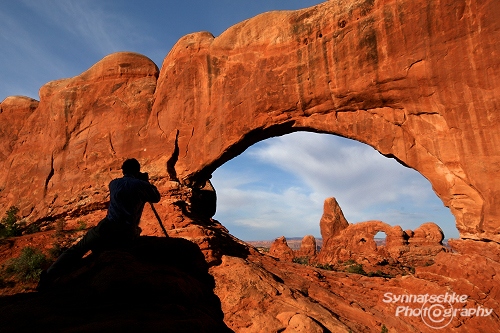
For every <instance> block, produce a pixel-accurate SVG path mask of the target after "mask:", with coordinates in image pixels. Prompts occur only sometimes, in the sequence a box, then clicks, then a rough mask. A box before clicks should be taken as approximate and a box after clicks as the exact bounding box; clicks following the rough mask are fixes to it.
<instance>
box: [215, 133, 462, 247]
mask: <svg viewBox="0 0 500 333" xmlns="http://www.w3.org/2000/svg"><path fill="white" fill-rule="evenodd" d="M237 159H242V160H243V162H237V161H236V160H237ZM276 170H281V174H279V172H277V171H276ZM268 174H270V175H268ZM222 179H223V180H222ZM214 185H215V187H216V190H217V193H218V202H219V206H218V213H217V215H216V218H218V219H219V220H221V222H222V223H223V224H224V225H226V226H227V227H228V228H229V230H230V231H231V232H233V233H235V234H236V235H237V236H238V237H240V238H244V239H247V240H248V239H252V238H248V237H245V233H248V232H252V231H251V230H250V231H249V229H250V227H251V228H254V229H255V230H257V229H258V230H259V231H260V233H259V235H261V236H260V238H261V239H262V238H267V239H272V238H275V237H279V236H281V235H288V236H303V235H305V234H314V235H317V236H319V220H320V218H321V215H322V210H323V202H324V200H325V199H326V198H328V197H332V196H333V197H335V198H336V199H337V201H338V202H339V204H340V206H341V208H342V210H343V212H344V214H345V216H346V218H347V219H348V220H349V222H351V223H355V222H360V221H366V220H372V219H378V220H382V221H384V222H387V223H389V224H392V225H396V224H397V225H400V226H401V227H402V228H403V229H415V228H416V227H418V226H419V225H420V224H422V223H424V222H428V221H435V222H441V223H438V224H440V225H441V226H442V224H443V221H444V223H445V224H446V223H448V224H450V222H451V223H453V221H454V220H453V218H452V216H451V214H450V213H449V211H447V210H446V209H445V208H443V206H442V204H441V202H440V201H439V199H438V198H437V196H436V195H435V194H434V193H433V192H432V188H431V185H430V184H429V182H428V181H427V180H426V179H425V178H424V177H423V176H421V175H420V174H419V173H418V172H416V171H415V170H412V169H409V168H406V167H404V166H402V165H400V164H399V163H398V162H397V161H395V160H391V159H388V158H386V157H384V156H382V155H381V154H379V153H378V152H377V151H376V150H374V149H373V148H371V147H369V146H367V145H363V144H361V143H359V142H355V141H351V140H347V139H343V138H339V137H336V136H332V135H319V134H311V133H305V132H300V133H293V134H290V135H286V136H283V137H279V138H273V139H268V140H266V141H264V142H261V143H258V144H256V145H254V146H253V147H251V148H249V149H248V151H247V152H245V153H244V154H242V155H241V156H240V157H238V158H236V159H235V160H234V161H230V162H228V163H226V165H224V166H222V167H221V168H220V169H219V170H217V172H216V173H215V174H214ZM441 219H442V221H441ZM243 226H244V227H246V228H245V229H244V231H243V230H242V229H239V228H240V227H243ZM232 227H233V228H234V229H231V228H232ZM442 227H443V226H442ZM449 227H450V230H451V233H453V232H455V234H456V229H454V224H453V225H449ZM240 230H242V234H238V232H240ZM255 230H254V231H255ZM264 232H266V233H264ZM255 233H256V234H257V232H256V231H255ZM447 233H448V234H450V231H448V232H447ZM265 235H268V236H267V237H265ZM255 237H257V235H256V236H255ZM255 237H253V239H255Z"/></svg>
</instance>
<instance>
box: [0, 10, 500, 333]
mask: <svg viewBox="0 0 500 333" xmlns="http://www.w3.org/2000/svg"><path fill="white" fill-rule="evenodd" d="M498 17H500V6H498V4H497V2H496V1H494V0H485V1H479V0H472V1H467V2H466V1H457V0H434V1H421V0H397V1H396V0H380V1H379V0H353V1H328V2H325V3H323V4H319V5H317V6H314V7H311V8H308V9H304V10H299V11H289V12H271V13H265V14H262V15H259V16H257V17H255V18H252V19H249V20H247V21H244V22H241V23H239V24H237V25H235V26H233V27H231V28H229V29H227V30H226V31H225V32H224V33H223V34H221V35H220V36H218V37H214V36H212V35H211V34H210V33H206V32H203V33H195V34H190V35H187V36H185V37H183V38H181V39H180V40H179V41H178V42H177V44H176V45H175V46H174V47H173V49H172V50H171V52H170V53H169V54H168V55H167V56H166V58H165V59H164V62H163V64H162V66H161V69H158V68H157V66H156V65H155V64H154V63H153V62H152V61H151V60H150V59H148V58H147V57H145V56H142V55H139V54H134V53H126V52H125V53H116V54H112V55H109V56H107V57H105V58H103V59H102V60H101V61H99V62H97V63H96V64H95V65H94V66H92V67H91V68H90V69H88V70H87V71H85V72H84V73H82V74H80V75H78V76H76V77H74V78H69V79H63V80H58V81H54V82H49V83H47V84H46V85H44V86H43V87H41V89H40V101H39V102H38V101H34V100H31V99H26V98H21V97H9V98H7V99H5V100H4V101H3V102H2V103H1V104H0V167H2V170H3V172H2V174H1V175H0V213H1V212H5V211H6V210H7V209H8V207H10V206H12V205H15V206H18V207H19V208H20V214H21V215H22V217H24V218H26V219H27V221H28V223H42V224H43V223H49V224H50V223H51V222H53V221H55V220H57V219H59V218H65V219H67V220H68V222H71V221H72V219H73V220H76V219H78V218H81V217H82V216H85V218H86V220H87V221H88V222H89V224H92V223H96V222H97V221H98V219H99V218H102V217H103V213H104V210H105V208H106V204H107V201H108V197H107V195H108V189H107V185H108V183H109V181H110V180H111V179H112V178H114V177H118V176H120V175H121V172H120V165H121V163H122V162H123V160H124V159H125V158H127V157H136V158H138V159H139V160H140V162H141V163H142V165H143V171H147V172H149V174H150V175H151V176H152V178H151V179H152V182H153V183H154V184H156V185H157V186H158V188H159V189H160V191H161V193H162V196H163V199H162V201H161V203H160V204H158V205H157V210H158V212H159V214H160V216H161V217H162V219H163V222H164V224H165V227H166V228H167V229H168V233H169V235H170V236H171V237H183V238H186V239H189V240H190V241H192V242H194V243H195V244H197V245H198V246H199V248H200V249H201V251H202V253H203V255H204V257H205V260H206V261H207V262H208V263H209V264H210V265H211V268H210V269H211V271H210V274H212V275H213V276H214V277H215V279H216V287H215V291H216V293H217V295H218V297H219V298H220V299H221V303H222V308H223V311H224V314H225V322H226V323H228V326H230V327H231V328H232V329H234V330H235V331H238V330H242V331H243V330H245V332H259V331H261V330H262V327H265V326H263V325H266V323H268V325H270V326H269V327H270V328H272V329H274V330H276V331H283V330H285V329H288V328H290V330H292V329H293V327H292V326H293V325H292V323H294V322H295V321H296V320H299V319H300V318H301V319H300V320H299V321H302V322H304V323H305V322H309V323H314V324H317V323H321V325H319V324H318V325H317V326H318V327H326V328H327V329H328V330H330V331H332V332H333V331H336V330H341V331H347V330H348V329H352V330H353V331H366V332H369V331H374V330H375V331H378V332H380V331H381V326H382V324H383V323H385V325H387V327H390V328H391V330H394V331H399V332H403V331H422V332H428V331H432V330H431V329H429V328H428V327H426V326H425V325H424V324H423V323H422V322H421V320H420V319H418V320H414V319H412V318H409V319H408V318H404V317H395V316H394V308H391V307H390V306H388V305H387V304H383V303H382V301H381V297H382V296H381V295H384V293H385V292H387V291H388V290H392V292H393V293H399V294H411V293H420V292H426V293H427V292H428V293H444V292H447V291H450V290H453V291H454V292H457V293H460V294H466V295H468V296H469V297H470V298H469V301H468V302H469V303H468V305H470V306H478V305H481V306H486V307H488V308H493V309H494V310H495V313H498V309H499V308H500V306H499V303H498V295H499V291H498V286H499V285H500V282H499V279H500V274H498V272H499V271H500V268H499V267H500V259H499V253H500V251H499V245H498V243H499V242H500V202H499V200H500V177H499V176H500V155H499V150H498V146H499V145H500V126H499V121H500V120H499V117H500V116H499V113H498V112H497V108H498V105H500V71H499V70H498V69H499V68H500V57H498V55H499V54H500V43H498V41H499V40H500V21H499V20H498V19H497V18H498ZM294 131H313V132H321V133H331V134H336V135H340V136H344V137H347V138H351V139H354V140H358V141H360V142H364V143H366V144H369V145H370V146H372V147H374V148H375V149H377V150H378V151H379V152H381V153H382V154H384V155H386V156H387V157H392V158H395V159H397V160H398V161H399V162H401V163H402V164H404V165H406V166H408V167H411V168H414V169H415V170H417V171H418V172H420V173H421V174H422V175H423V176H425V177H426V178H427V179H428V180H429V181H430V182H431V183H432V186H433V188H434V190H435V192H436V193H437V195H438V196H439V197H440V198H441V199H442V201H443V202H444V204H445V205H446V206H448V207H450V210H451V212H452V213H453V214H454V216H455V217H456V223H457V228H458V230H459V232H460V236H461V237H462V238H463V240H459V241H454V242H452V243H451V245H452V247H453V248H454V249H456V250H457V251H458V252H457V253H455V252H453V253H452V252H439V253H438V254H437V255H436V258H435V264H434V265H431V266H429V267H419V268H418V269H416V272H415V275H414V276H411V277H408V278H407V277H404V278H403V277H401V278H394V279H392V280H390V281H385V280H383V279H382V278H380V279H379V280H373V279H371V278H368V277H362V278H359V277H358V278H357V279H356V277H353V276H348V275H346V274H344V273H337V272H323V271H318V270H316V269H312V268H307V267H306V268H304V267H302V266H300V265H298V264H290V263H287V262H284V261H277V260H275V259H273V258H271V257H269V256H262V257H261V256H259V255H258V254H257V253H256V251H254V250H252V249H251V248H248V247H246V245H244V244H241V243H239V242H238V241H237V240H235V239H234V238H232V236H230V235H229V234H228V233H227V230H225V228H224V227H223V226H222V225H221V224H218V223H217V222H216V221H213V220H210V219H208V218H207V217H200V216H197V215H196V214H195V212H194V211H193V210H192V208H193V207H192V206H191V198H192V196H193V193H196V191H197V190H199V189H201V188H202V186H204V184H206V181H207V180H208V179H209V177H210V175H211V174H212V173H213V171H214V170H215V169H216V168H217V167H219V166H220V165H222V164H223V163H225V162H226V161H228V160H229V159H231V158H233V157H235V156H237V155H238V154H240V153H241V152H243V151H244V150H245V149H246V148H248V147H249V146H251V145H252V144H254V143H256V142H258V141H260V140H264V139H266V138H269V137H273V136H277V135H283V134H287V133H291V132H294ZM221 222H222V224H223V223H224V221H221ZM143 223H144V232H145V233H146V234H149V235H160V234H161V230H160V229H159V227H158V223H157V221H156V219H155V217H154V215H152V213H151V211H150V210H147V211H146V212H145V216H144V222H143ZM42 226H43V225H42ZM339 230H340V233H339V235H340V234H341V233H343V232H344V233H345V232H347V230H348V228H345V229H342V228H341V229H339ZM339 230H337V231H335V232H338V231H339ZM404 233H405V232H404V231H402V230H395V235H394V237H393V238H392V239H396V240H398V241H399V239H400V238H399V236H398V237H396V234H398V235H400V236H402V237H403V239H404ZM391 235H392V234H391ZM407 235H408V234H407ZM428 235H430V238H428V237H427V236H428ZM337 237H338V236H337ZM388 237H389V234H388ZM391 237H392V236H391ZM437 238H439V235H438V233H436V230H435V228H434V227H430V226H426V227H423V228H422V229H420V230H418V229H417V230H415V231H414V235H413V239H410V240H408V243H409V246H411V244H414V245H415V246H417V245H421V244H423V243H426V242H428V241H429V242H430V243H432V244H435V240H436V239H437ZM464 239H468V240H464ZM388 242H389V240H388ZM237 244H238V246H236V245H237ZM14 249H16V248H15V247H14ZM289 272H295V273H296V274H289ZM339 281H340V282H339ZM233 286H236V287H233ZM249 286H251V287H252V289H251V290H250V291H251V295H254V298H248V297H245V296H247V294H245V293H247V291H248V292H250V291H249V290H248V289H246V288H248V287H249ZM255 295H260V296H259V297H261V299H262V302H257V301H256V300H255V299H257V296H255ZM283 304H287V305H286V306H284V305H283ZM285 307H286V308H285ZM371 309H375V310H373V311H372V310H371ZM257 315H259V316H260V317H258V316H257ZM257 317H258V318H260V319H261V320H260V321H259V320H256V319H255V318H257ZM23 318H25V317H23ZM294 318H295V319H294ZM297 318H299V319H297ZM311 318H312V319H311ZM313 319H314V320H313ZM253 323H255V324H253ZM259 323H260V325H259ZM311 325H312V324H311ZM471 327H472V328H473V329H475V330H476V331H478V332H479V331H485V330H498V329H499V323H498V318H497V317H494V316H490V317H487V318H479V317H474V318H467V319H464V321H459V319H456V320H455V321H454V322H453V327H452V326H450V328H452V331H456V332H465V331H472V330H471ZM486 327H487V328H486Z"/></svg>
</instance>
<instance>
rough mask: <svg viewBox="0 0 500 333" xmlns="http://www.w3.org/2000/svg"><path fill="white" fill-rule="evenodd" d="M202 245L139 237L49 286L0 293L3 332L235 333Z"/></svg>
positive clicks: (86, 259)
mask: <svg viewBox="0 0 500 333" xmlns="http://www.w3.org/2000/svg"><path fill="white" fill-rule="evenodd" d="M214 286H215V282H214V279H213V277H212V276H211V275H210V274H209V273H208V265H207V264H206V262H205V259H204V256H203V254H202V252H201V251H200V249H199V248H198V246H196V245H195V244H193V243H191V242H190V241H188V240H185V239H182V238H157V237H140V239H139V240H138V242H137V244H136V246H134V248H133V249H130V250H126V251H125V250H115V251H107V252H103V253H102V254H100V255H98V256H94V257H93V256H89V257H87V258H85V259H84V260H82V263H81V265H80V266H79V267H78V268H77V269H75V270H73V271H72V272H70V273H68V274H66V275H64V276H62V277H61V278H60V279H58V280H57V281H56V282H55V283H54V285H53V286H52V287H51V288H49V289H48V290H47V291H44V292H40V293H29V294H17V295H13V296H7V297H1V298H0V318H1V319H0V323H1V324H0V325H1V331H2V332H31V331H36V332H173V333H177V332H200V333H201V332H207V333H214V332H232V331H231V330H230V329H229V328H228V327H227V326H226V325H225V324H224V322H223V312H222V310H221V304H220V300H219V298H218V297H217V296H216V295H215V294H214V292H213V289H214Z"/></svg>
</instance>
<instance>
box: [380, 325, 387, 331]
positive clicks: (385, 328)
mask: <svg viewBox="0 0 500 333" xmlns="http://www.w3.org/2000/svg"><path fill="white" fill-rule="evenodd" d="M380 333H389V330H388V329H387V327H385V325H384V324H382V331H380Z"/></svg>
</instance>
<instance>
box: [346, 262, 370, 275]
mask: <svg viewBox="0 0 500 333" xmlns="http://www.w3.org/2000/svg"><path fill="white" fill-rule="evenodd" d="M346 271H347V272H348V273H355V274H361V275H366V272H365V270H364V269H363V265H361V264H354V265H351V266H349V267H347V269H346Z"/></svg>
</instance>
